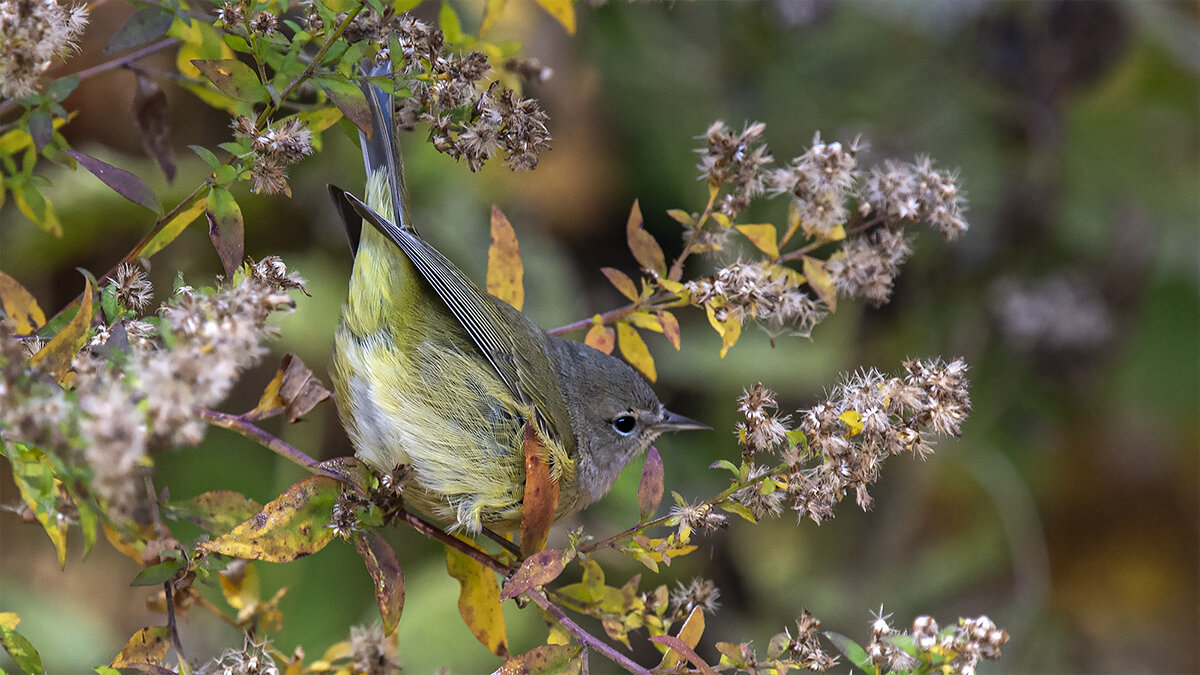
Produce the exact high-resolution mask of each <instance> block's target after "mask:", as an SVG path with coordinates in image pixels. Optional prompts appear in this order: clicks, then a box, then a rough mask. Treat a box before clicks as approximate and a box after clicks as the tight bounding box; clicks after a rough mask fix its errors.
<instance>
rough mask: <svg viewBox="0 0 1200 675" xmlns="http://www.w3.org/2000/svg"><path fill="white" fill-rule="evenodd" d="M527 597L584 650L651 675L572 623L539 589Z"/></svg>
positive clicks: (642, 673)
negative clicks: (577, 640) (594, 652)
mask: <svg viewBox="0 0 1200 675" xmlns="http://www.w3.org/2000/svg"><path fill="white" fill-rule="evenodd" d="M525 595H527V596H529V599H530V600H533V604H535V605H537V606H538V607H541V608H542V609H543V610H545V611H546V612H547V613H549V614H550V615H551V616H553V617H554V618H555V619H557V620H558V622H559V623H561V624H562V625H563V627H564V628H566V629H567V630H569V631H571V633H572V634H573V635H574V636H575V637H577V638H579V641H580V642H581V643H582V644H583V646H584V648H587V649H594V650H596V651H598V652H600V653H601V654H602V655H603V656H604V657H605V658H607V659H608V660H610V661H612V662H613V663H615V664H617V665H618V666H621V667H622V668H624V669H625V670H627V671H629V672H631V673H637V675H650V671H649V670H647V669H646V668H643V667H641V666H639V665H638V664H636V663H634V662H633V661H632V660H631V659H630V658H629V657H628V656H625V655H624V654H622V653H621V652H619V651H617V650H616V649H614V648H613V647H612V646H611V645H609V644H608V643H607V642H605V641H603V640H601V639H600V638H598V637H596V636H594V635H592V634H591V633H589V632H587V631H586V630H584V629H583V628H582V627H580V625H579V624H577V623H575V622H574V621H572V620H571V618H570V617H568V616H567V613H566V612H564V611H563V610H562V608H561V607H559V606H558V605H556V604H554V603H553V602H550V600H549V598H547V597H546V596H544V595H542V592H541V591H539V590H537V589H530V590H528V591H526V592H525Z"/></svg>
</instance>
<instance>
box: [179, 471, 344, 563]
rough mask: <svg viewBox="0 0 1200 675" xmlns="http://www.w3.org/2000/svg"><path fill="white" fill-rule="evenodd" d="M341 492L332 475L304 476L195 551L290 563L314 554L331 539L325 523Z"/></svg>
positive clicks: (340, 487) (331, 532)
mask: <svg viewBox="0 0 1200 675" xmlns="http://www.w3.org/2000/svg"><path fill="white" fill-rule="evenodd" d="M341 491H342V484H341V482H340V481H337V480H334V479H333V478H328V477H326V476H310V477H308V478H305V479H303V480H301V481H299V482H298V483H296V484H294V485H292V486H291V487H289V488H288V489H287V490H285V491H284V493H283V494H281V495H279V496H278V497H276V498H275V499H274V500H272V501H271V502H270V503H268V504H267V505H266V506H264V507H263V509H262V511H259V512H258V513H257V514H255V515H254V516H252V517H251V518H249V519H247V520H246V521H245V522H243V523H242V524H240V525H238V526H237V527H235V528H234V529H233V531H231V532H229V533H227V534H225V535H222V536H220V537H217V538H216V539H213V540H212V541H206V542H204V543H201V544H200V545H199V546H197V550H200V551H204V552H206V553H223V554H225V555H229V556H233V557H235V558H247V559H253V560H265V561H267V562H291V561H293V560H295V559H297V558H302V557H304V556H306V555H310V554H312V553H316V552H317V551H320V550H321V549H323V548H325V545H326V544H328V543H329V542H330V541H331V540H332V539H333V530H332V529H330V528H329V527H326V526H327V525H329V518H330V514H331V512H332V510H333V504H334V502H335V501H337V498H338V496H339V495H340V494H341Z"/></svg>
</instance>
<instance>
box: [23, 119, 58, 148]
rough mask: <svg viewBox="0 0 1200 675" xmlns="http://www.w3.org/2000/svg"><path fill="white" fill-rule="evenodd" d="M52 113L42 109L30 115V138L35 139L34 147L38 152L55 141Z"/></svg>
mask: <svg viewBox="0 0 1200 675" xmlns="http://www.w3.org/2000/svg"><path fill="white" fill-rule="evenodd" d="M53 119H54V118H53V117H52V116H51V115H50V111H48V110H46V109H44V108H40V109H37V110H34V111H32V112H30V113H29V118H28V120H29V121H28V124H29V137H30V138H32V139H33V147H34V149H35V150H37V151H38V152H41V151H42V149H43V148H45V147H46V146H47V145H50V141H52V140H53V139H54V122H53Z"/></svg>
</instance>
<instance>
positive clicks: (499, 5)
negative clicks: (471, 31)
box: [475, 0, 508, 40]
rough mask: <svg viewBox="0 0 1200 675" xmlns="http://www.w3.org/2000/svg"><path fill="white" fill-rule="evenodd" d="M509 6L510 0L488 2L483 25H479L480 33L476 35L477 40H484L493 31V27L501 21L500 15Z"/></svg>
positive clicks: (484, 7)
mask: <svg viewBox="0 0 1200 675" xmlns="http://www.w3.org/2000/svg"><path fill="white" fill-rule="evenodd" d="M507 4H508V0H487V2H486V4H484V6H483V23H481V24H479V32H478V33H476V34H475V38H476V39H477V40H482V39H483V37H484V36H485V35H487V34H488V31H490V30H492V26H495V25H496V22H497V21H499V20H500V14H501V13H503V12H504V6H505V5H507Z"/></svg>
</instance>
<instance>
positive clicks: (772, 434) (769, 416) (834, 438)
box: [732, 359, 971, 523]
mask: <svg viewBox="0 0 1200 675" xmlns="http://www.w3.org/2000/svg"><path fill="white" fill-rule="evenodd" d="M904 367H905V370H907V373H906V375H905V376H904V377H886V376H884V375H883V374H882V373H880V372H879V371H877V370H874V369H870V370H865V371H861V372H859V373H856V374H855V375H853V376H851V377H847V378H845V379H844V380H843V382H842V383H841V384H839V385H838V386H837V387H836V388H835V389H834V391H833V392H832V393H831V394H830V395H829V397H828V398H827V400H826V401H824V402H822V403H819V404H817V405H815V406H813V407H812V408H809V409H807V410H802V411H799V412H798V415H799V418H798V424H797V428H798V430H799V431H801V432H803V434H804V435H805V437H806V439H807V442H806V443H800V444H793V443H792V442H791V440H790V438H789V435H790V434H789V430H788V425H787V422H788V420H787V419H786V418H779V417H778V416H777V415H776V413H775V412H774V410H773V408H774V406H775V399H774V394H772V393H771V392H770V391H768V390H766V389H764V388H762V386H761V385H757V386H755V387H754V388H753V389H752V390H750V391H749V392H747V393H746V394H745V395H744V396H743V397H742V399H741V402H740V405H739V408H738V409H739V411H741V412H742V414H743V416H744V417H745V422H742V423H741V424H740V425H739V427H738V432H739V436H741V437H742V439H743V443H744V446H745V448H746V454H747V455H753V454H754V453H756V452H764V451H775V452H778V453H779V455H780V457H781V458H782V460H783V462H784V463H785V464H786V469H783V470H781V471H780V472H779V473H778V474H773V475H772V477H771V478H768V479H766V480H765V481H759V482H758V483H754V484H752V485H749V486H747V487H746V488H743V489H742V490H739V491H738V492H736V493H734V495H733V497H732V498H733V500H734V501H736V502H737V503H738V504H740V505H741V506H743V507H745V508H747V509H749V510H750V511H751V512H752V513H753V514H754V515H755V516H757V517H761V516H763V515H766V514H775V513H778V512H779V511H780V509H781V504H782V502H783V501H784V500H786V501H787V502H788V503H789V504H790V505H791V508H792V509H793V510H795V511H796V512H797V513H798V514H799V517H800V518H810V519H812V520H813V521H814V522H816V523H820V522H821V521H822V520H825V519H828V518H831V517H832V516H833V506H834V505H835V504H836V503H837V502H839V501H841V499H842V497H843V496H844V495H845V494H846V493H847V492H848V491H850V490H854V491H855V495H856V501H857V502H858V504H859V506H861V507H862V508H864V509H866V508H869V507H870V506H871V497H870V495H869V494H868V492H867V488H868V486H869V485H870V484H871V483H873V482H874V481H875V480H876V479H878V477H879V472H880V469H881V467H882V464H883V462H884V460H886V459H887V458H888V457H890V456H891V455H895V454H899V453H902V452H907V453H912V454H913V455H915V456H918V457H924V456H925V455H926V454H928V453H930V452H932V448H931V446H930V445H929V442H928V440H927V439H926V437H925V435H926V434H927V433H929V432H932V433H933V434H937V435H953V436H958V435H960V426H961V424H962V422H963V420H964V419H965V418H966V416H967V414H968V413H970V412H971V403H970V399H969V397H968V395H967V384H968V383H967V379H966V377H965V373H966V370H967V365H966V363H965V362H964V361H962V360H961V359H957V360H954V361H951V362H950V363H945V362H943V361H942V360H941V359H935V360H932V361H907V362H905V363H904ZM769 473H770V472H768V471H766V470H765V469H760V468H755V467H751V471H750V475H749V477H748V478H749V479H750V480H753V479H755V478H759V477H764V478H765V477H766V476H767V475H768V474H769ZM773 482H774V483H775V484H777V485H779V486H781V489H779V490H774V489H773V488H771V485H770V484H771V483H773ZM760 483H761V486H760Z"/></svg>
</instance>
